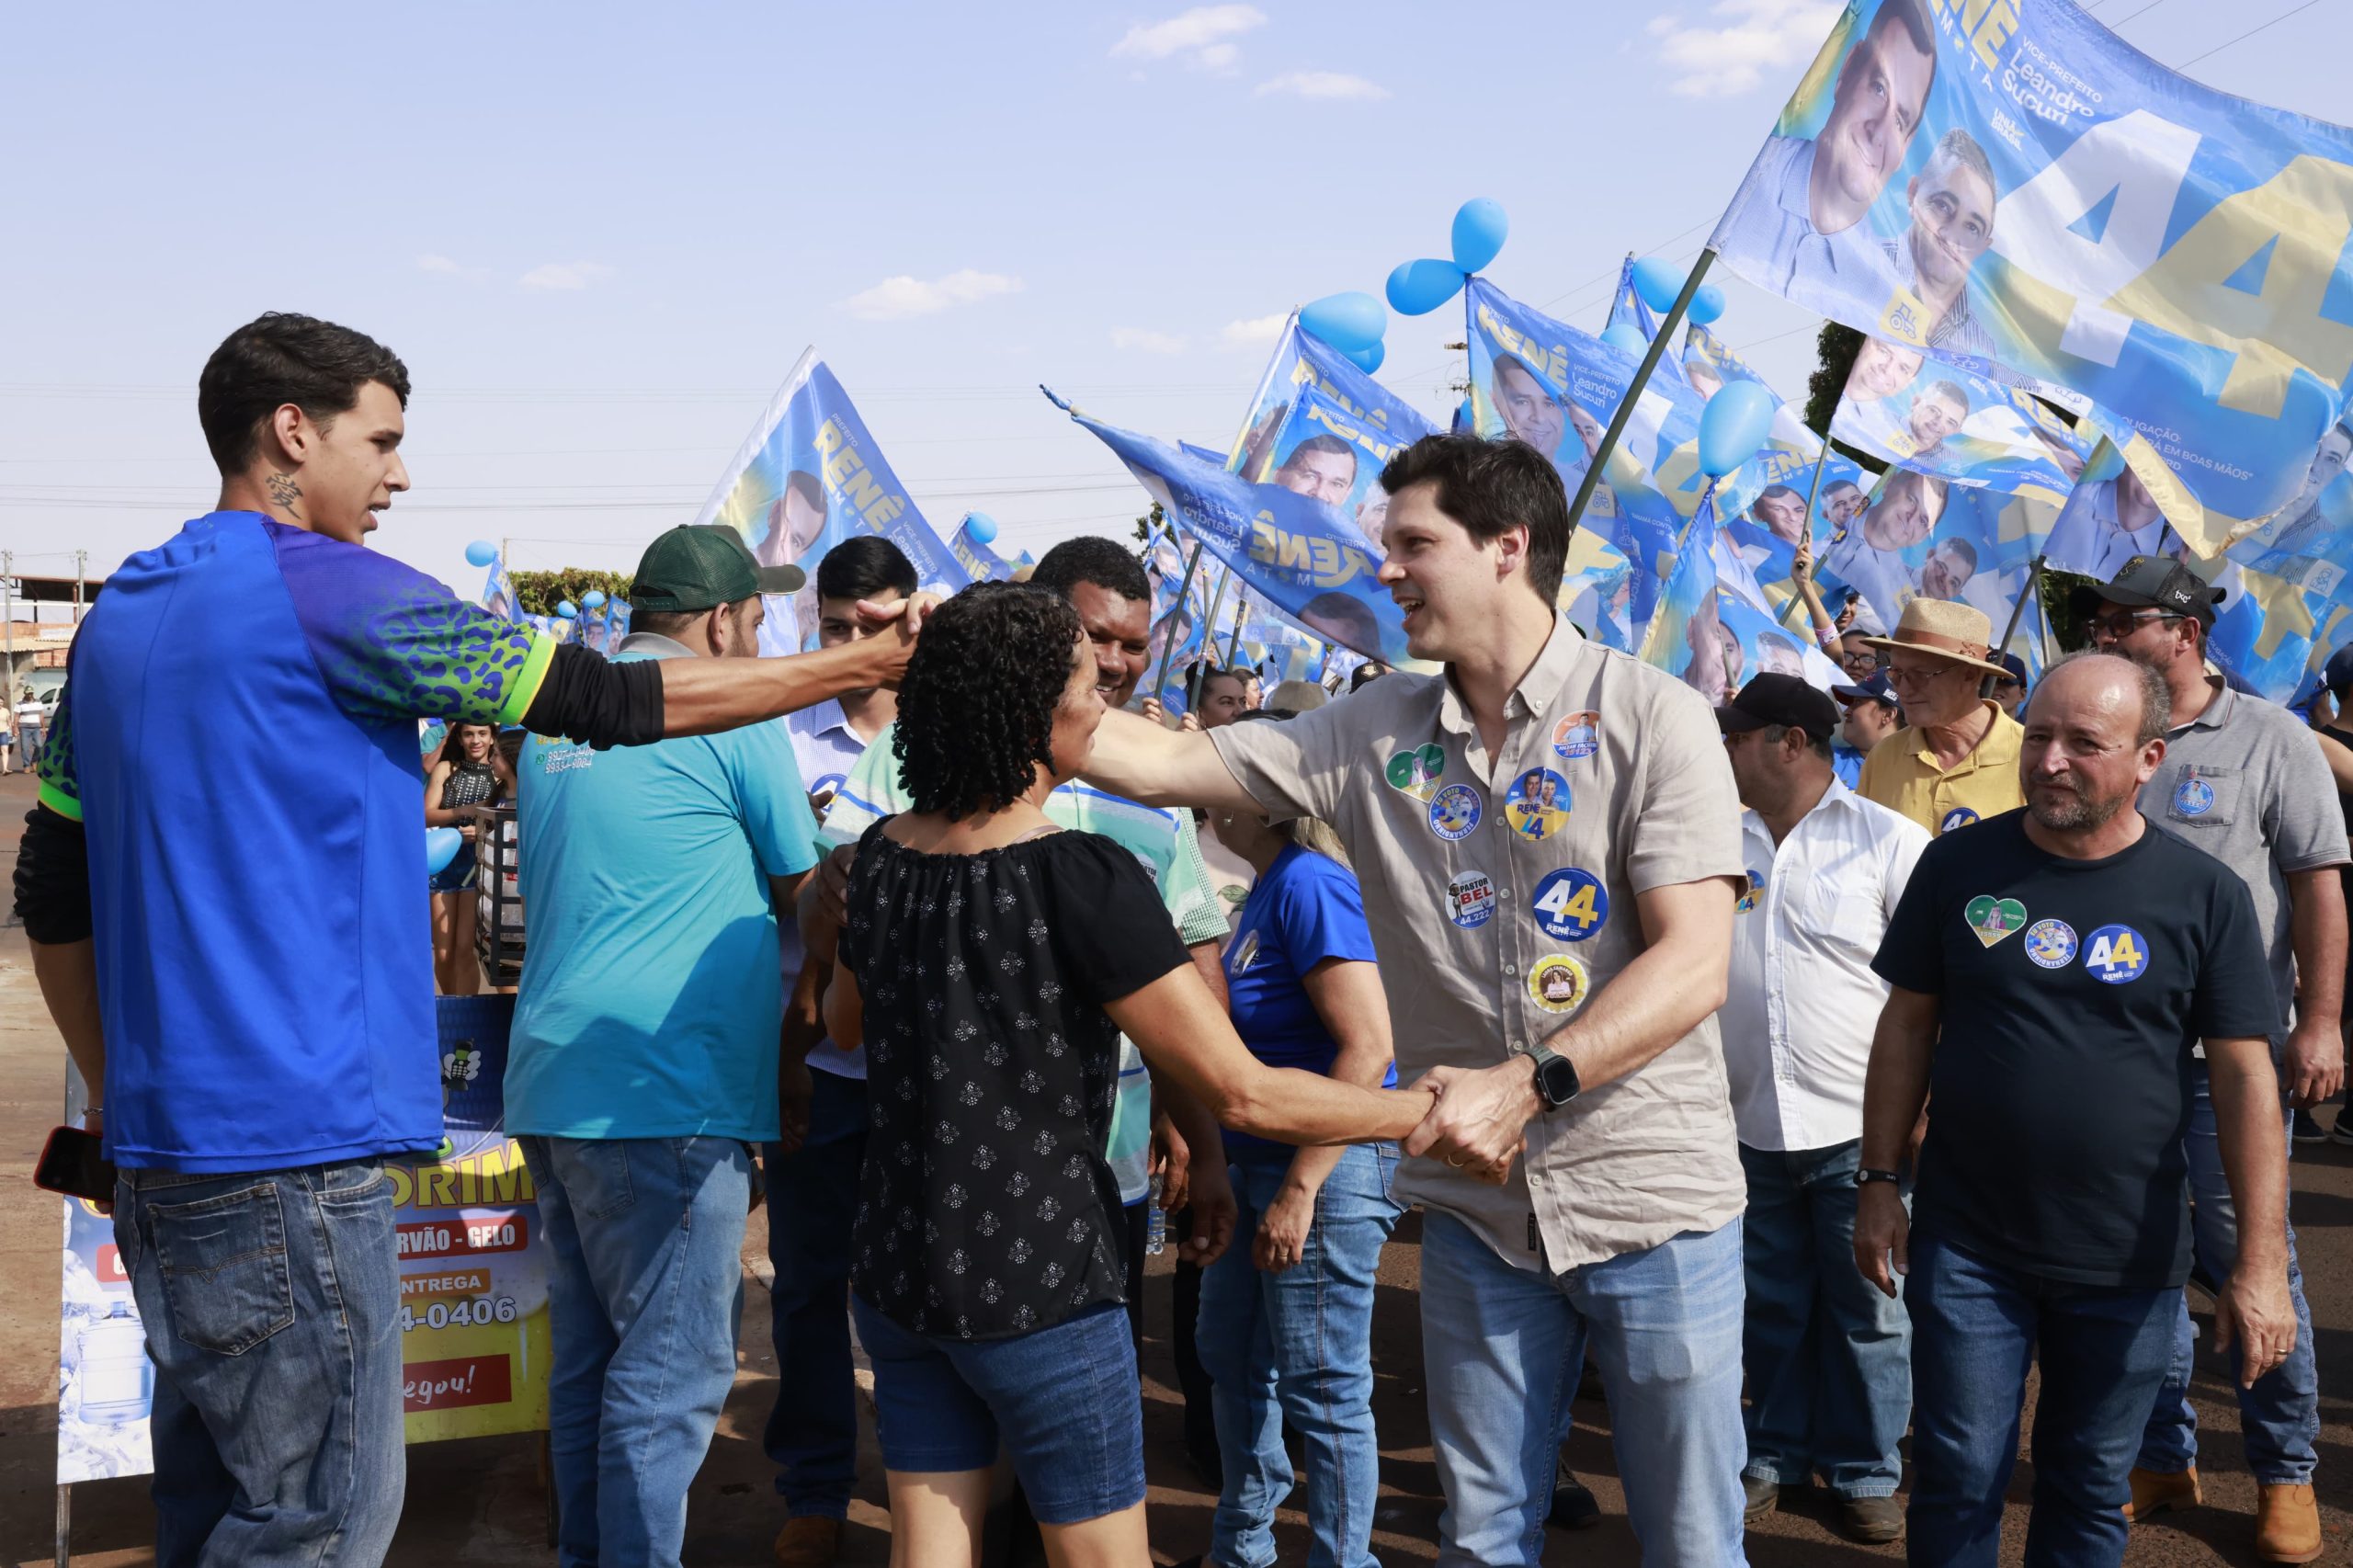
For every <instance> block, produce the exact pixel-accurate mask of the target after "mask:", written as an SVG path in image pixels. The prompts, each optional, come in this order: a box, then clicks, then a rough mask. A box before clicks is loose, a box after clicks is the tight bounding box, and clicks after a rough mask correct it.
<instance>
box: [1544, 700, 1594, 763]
mask: <svg viewBox="0 0 2353 1568" xmlns="http://www.w3.org/2000/svg"><path fill="white" fill-rule="evenodd" d="M1600 749H1601V715H1600V714H1598V713H1592V712H1586V713H1572V714H1570V715H1569V716H1568V717H1567V718H1565V719H1563V720H1562V721H1561V722H1559V723H1557V724H1555V725H1553V726H1552V750H1553V752H1554V753H1555V754H1556V755H1558V756H1564V757H1567V758H1568V759H1569V760H1570V761H1571V762H1581V761H1583V760H1584V759H1585V758H1586V757H1588V756H1592V755H1593V754H1594V753H1595V752H1597V751H1599V750H1600Z"/></svg>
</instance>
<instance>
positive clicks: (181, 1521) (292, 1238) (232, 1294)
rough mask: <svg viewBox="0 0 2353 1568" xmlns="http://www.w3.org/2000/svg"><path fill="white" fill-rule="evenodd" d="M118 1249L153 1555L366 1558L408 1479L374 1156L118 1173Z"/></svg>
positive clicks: (392, 1256)
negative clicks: (148, 1405)
mask: <svg viewBox="0 0 2353 1568" xmlns="http://www.w3.org/2000/svg"><path fill="white" fill-rule="evenodd" d="M114 1239H115V1245H116V1246H117V1247H119V1249H121V1252H122V1263H123V1267H124V1268H125V1269H126V1270H127V1271H128V1272H129V1274H130V1276H131V1294H132V1295H133V1296H134V1297H135V1298H136V1299H137V1301H138V1302H139V1315H140V1317H141V1319H142V1320H143V1322H144V1323H145V1324H146V1328H147V1351H148V1354H149V1355H150V1356H151V1357H153V1358H154V1362H155V1373H156V1376H155V1403H154V1413H153V1419H152V1420H151V1421H150V1423H149V1427H148V1430H149V1433H150V1435H151V1437H153V1444H154V1455H155V1473H154V1482H153V1487H152V1490H153V1494H154V1498H155V1561H156V1562H157V1563H158V1564H161V1565H162V1568H189V1565H193V1564H198V1563H204V1564H222V1565H225V1564H229V1563H235V1564H238V1565H239V1568H273V1565H275V1564H280V1563H283V1564H294V1563H301V1564H304V1565H306V1568H309V1565H315V1564H322V1563H333V1564H335V1565H336V1568H367V1565H369V1564H373V1563H378V1562H382V1561H383V1559H384V1551H385V1549H386V1548H387V1547H389V1546H391V1545H392V1527H393V1526H395V1525H397V1524H398V1523H399V1522H400V1517H401V1497H402V1494H403V1493H404V1491H405V1490H406V1488H407V1483H408V1456H407V1454H406V1452H405V1450H404V1449H403V1448H402V1441H403V1433H402V1429H401V1344H400V1339H401V1335H400V1319H399V1315H398V1314H399V1311H400V1270H399V1267H398V1262H399V1260H398V1256H397V1254H396V1253H395V1251H394V1249H393V1241H392V1183H391V1181H390V1180H388V1179H387V1178H386V1177H385V1175H384V1169H383V1165H382V1162H381V1161H378V1160H359V1161H354V1162H352V1163H350V1164H347V1165H312V1166H307V1167H305V1168H302V1169H300V1170H285V1171H256V1172H253V1173H251V1174H245V1175H237V1176H180V1175H176V1174H175V1173H173V1172H170V1171H145V1170H140V1171H134V1170H126V1171H124V1172H122V1173H121V1174H120V1176H119V1177H118V1178H117V1180H116V1183H115V1209H114Z"/></svg>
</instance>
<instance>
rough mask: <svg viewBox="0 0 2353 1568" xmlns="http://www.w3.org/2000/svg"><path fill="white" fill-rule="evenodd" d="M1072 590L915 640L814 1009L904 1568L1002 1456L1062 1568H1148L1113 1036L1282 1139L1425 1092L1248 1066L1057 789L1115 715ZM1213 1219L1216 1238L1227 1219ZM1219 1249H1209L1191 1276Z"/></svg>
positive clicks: (948, 1528) (1206, 1140)
mask: <svg viewBox="0 0 2353 1568" xmlns="http://www.w3.org/2000/svg"><path fill="white" fill-rule="evenodd" d="M1102 717H1103V699H1102V697H1101V695H1100V694H1099V692H1098V691H1097V671H1096V665H1095V661H1094V658H1093V657H1092V655H1091V653H1090V651H1089V649H1088V646H1087V643H1086V640H1085V638H1084V636H1083V635H1082V633H1081V631H1080V626H1079V621H1078V617H1077V615H1076V614H1075V613H1074V611H1073V610H1072V609H1071V608H1070V606H1069V605H1068V603H1066V602H1065V601H1064V600H1063V599H1062V598H1061V597H1058V596H1056V595H1053V594H1050V593H1047V592H1044V591H1041V590H1039V589H1035V588H1029V587H1025V586H1022V585H1016V584H986V583H984V584H979V585H974V586H972V587H971V588H967V589H966V590H964V592H962V593H961V594H959V595H957V596H956V597H954V598H953V599H950V600H949V601H948V603H946V604H945V605H942V606H941V607H940V608H938V610H937V611H935V612H934V613H933V614H932V616H931V618H930V619H928V620H926V622H925V624H924V633H923V638H922V640H921V642H918V643H917V645H916V651H915V655H914V657H913V659H912V661H911V662H910V664H909V665H908V667H907V674H906V678H905V680H904V684H903V685H902V687H901V688H900V693H899V723H898V730H897V733H896V736H895V739H894V741H893V744H894V746H895V748H896V751H897V756H898V757H899V761H900V764H901V767H902V776H903V779H904V784H905V786H906V789H907V790H908V792H909V795H910V796H911V798H912V800H913V801H914V806H915V809H914V810H912V811H910V812H906V813H904V815H900V816H894V817H888V818H885V819H884V820H882V821H881V822H880V823H877V824H875V825H874V826H873V827H872V828H870V829H869V830H868V831H867V833H866V835H865V837H864V838H863V839H862V840H861V841H860V844H859V846H858V864H857V867H856V869H855V870H854V871H853V872H852V873H851V877H850V886H849V892H848V897H847V920H846V922H845V924H844V926H843V929H842V935H841V940H840V946H839V949H838V955H839V962H838V965H837V967H836V969H835V975H834V981H833V984H832V986H831V988H830V989H829V990H828V992H827V994H826V998H825V1013H826V1022H827V1024H828V1026H829V1028H830V1031H831V1033H832V1036H833V1038H834V1039H835V1040H863V1041H864V1042H865V1044H866V1048H867V1067H868V1084H869V1095H870V1103H871V1105H872V1126H871V1129H870V1136H869V1138H868V1142H867V1150H866V1164H865V1169H864V1172H863V1176H862V1180H861V1184H860V1190H859V1195H858V1196H859V1201H858V1218H857V1221H856V1225H855V1229H854V1234H853V1241H852V1254H853V1257H852V1264H851V1276H850V1281H851V1288H852V1290H853V1292H854V1303H853V1309H854V1311H855V1312H856V1314H857V1318H858V1335H859V1338H860V1341H861V1342H862V1343H863V1344H864V1346H865V1347H866V1349H867V1352H868V1354H869V1355H870V1357H871V1358H872V1359H873V1362H874V1369H875V1407H876V1410H877V1412H878V1415H879V1421H878V1426H879V1433H880V1437H881V1447H882V1458H883V1463H884V1465H885V1467H886V1468H887V1469H888V1470H889V1471H890V1484H891V1510H892V1562H893V1563H896V1564H907V1563H922V1564H924V1565H925V1568H933V1565H935V1564H949V1565H951V1568H960V1565H962V1564H967V1563H970V1562H972V1560H973V1557H974V1556H975V1554H976V1550H977V1542H978V1539H979V1530H980V1525H981V1519H982V1517H983V1513H984V1511H985V1509H986V1507H987V1503H988V1483H989V1471H990V1468H991V1466H992V1465H993V1464H994V1463H995V1458H996V1455H997V1452H998V1449H999V1448H1000V1447H1002V1448H1003V1449H1005V1450H1006V1451H1007V1452H1009V1453H1010V1454H1011V1455H1012V1457H1013V1461H1014V1466H1015V1469H1016V1471H1017V1472H1018V1473H1019V1475H1020V1478H1021V1483H1022V1487H1023V1490H1024V1491H1025V1492H1027V1494H1029V1502H1030V1506H1031V1510H1032V1512H1033V1513H1034V1514H1035V1515H1036V1517H1037V1518H1038V1521H1039V1523H1040V1526H1041V1527H1043V1531H1044V1535H1045V1539H1046V1550H1047V1554H1048V1557H1049V1559H1050V1560H1051V1562H1054V1563H1055V1564H1056V1568H1065V1565H1073V1568H1074V1565H1077V1564H1094V1563H1106V1564H1108V1563H1120V1564H1142V1563H1143V1562H1146V1561H1147V1560H1148V1558H1149V1549H1148V1547H1147V1544H1146V1540H1145V1534H1144V1522H1143V1494H1144V1478H1143V1428H1142V1405H1141V1402H1140V1398H1139V1393H1138V1385H1137V1380H1136V1367H1135V1352H1134V1349H1133V1346H1131V1343H1130V1340H1129V1337H1128V1326H1127V1321H1126V1315H1125V1313H1124V1312H1123V1311H1122V1305H1123V1297H1124V1285H1125V1269H1124V1267H1123V1266H1122V1262H1121V1258H1120V1245H1119V1241H1118V1238H1119V1235H1120V1199H1119V1189H1118V1186H1117V1183H1116V1182H1115V1181H1114V1180H1113V1178H1112V1176H1111V1173H1110V1169H1109V1167H1108V1165H1106V1164H1105V1162H1104V1159H1103V1156H1102V1153H1101V1151H1102V1149H1103V1147H1104V1143H1105V1136H1106V1133H1107V1132H1108V1128H1109V1121H1110V1116H1111V1108H1112V1101H1113V1096H1114V1092H1115V1087H1116V1081H1117V1077H1118V1072H1119V1047H1118V1040H1119V1035H1120V1031H1121V1030H1125V1031H1126V1033H1127V1034H1128V1035H1129V1037H1130V1038H1131V1039H1132V1040H1134V1041H1135V1042H1136V1044H1137V1045H1138V1047H1140V1048H1141V1049H1142V1051H1143V1053H1144V1055H1145V1056H1146V1058H1148V1059H1149V1060H1150V1061H1151V1062H1153V1063H1154V1065H1155V1066H1157V1067H1158V1068H1160V1069H1161V1070H1163V1071H1164V1072H1165V1073H1166V1074H1168V1075H1169V1076H1170V1077H1171V1078H1172V1079H1173V1080H1174V1081H1175V1082H1176V1083H1177V1084H1178V1085H1182V1087H1183V1088H1184V1089H1185V1090H1186V1092H1187V1096H1186V1097H1188V1099H1189V1100H1190V1101H1192V1102H1193V1103H1194V1104H1195V1105H1197V1106H1199V1107H1200V1108H1205V1109H1202V1110H1198V1111H1195V1110H1191V1109H1189V1108H1188V1112H1187V1119H1189V1120H1190V1121H1191V1122H1192V1123H1193V1125H1190V1126H1188V1127H1185V1128H1184V1131H1185V1132H1186V1134H1187V1137H1188V1142H1191V1143H1192V1144H1193V1146H1194V1147H1196V1148H1201V1149H1207V1148H1211V1147H1212V1146H1214V1143H1215V1142H1216V1140H1217V1139H1218V1137H1219V1131H1218V1127H1217V1125H1215V1124H1216V1123H1222V1124H1223V1125H1224V1126H1227V1127H1231V1128H1235V1129H1239V1130H1242V1131H1249V1132H1253V1133H1256V1134H1258V1135H1260V1136H1262V1137H1267V1138H1275V1139H1279V1140H1282V1141H1284V1142H1294V1143H1347V1142H1365V1141H1371V1140H1376V1139H1396V1138H1402V1137H1404V1135H1405V1134H1406V1133H1408V1132H1409V1131H1412V1130H1413V1128H1414V1127H1415V1125H1416V1124H1418V1123H1419V1121H1420V1120H1421V1119H1422V1118H1423V1116H1424V1115H1426V1114H1427V1112H1428V1110H1429V1109H1430V1108H1431V1105H1432V1103H1433V1099H1432V1096H1430V1095H1429V1094H1428V1093H1427V1092H1426V1091H1414V1090H1408V1091H1404V1092H1391V1093H1383V1092H1379V1091H1375V1090H1371V1089H1366V1088H1361V1087H1358V1086H1357V1085H1349V1084H1344V1083H1340V1082H1337V1081H1336V1080H1333V1079H1330V1078H1327V1077H1324V1076H1323V1075H1321V1074H1313V1073H1304V1072H1296V1071H1280V1070H1277V1069H1272V1068H1268V1067H1266V1066H1264V1065H1263V1064H1261V1063H1260V1062H1258V1061H1257V1060H1256V1058H1255V1057H1253V1056H1252V1055H1251V1054H1250V1052H1249V1051H1247V1050H1245V1048H1244V1047H1243V1045H1242V1042H1241V1041H1240V1040H1238V1039H1236V1038H1235V1036H1234V1033H1233V1026H1232V1025H1231V1024H1230V1023H1229V1022H1228V1021H1227V1019H1226V1017H1225V1014H1224V1012H1223V1011H1222V1009H1221V1008H1220V1006H1218V1004H1217V1002H1216V1001H1215V1000H1214V999H1213V998H1212V997H1211V994H1210V992H1209V989H1208V988H1207V986H1205V985H1204V984H1203V983H1202V982H1201V980H1200V978H1199V975H1198V974H1197V973H1196V972H1195V971H1194V970H1193V968H1192V965H1191V962H1190V960H1189V959H1188V955H1187V953H1186V950H1185V949H1184V947H1183V945H1182V944H1181V943H1180V942H1179V940H1178V939H1177V937H1176V934H1175V932H1174V931H1173V930H1172V929H1171V928H1170V926H1169V922H1168V917H1167V915H1166V913H1165V911H1164V909H1163V907H1162V905H1161V903H1160V900H1159V897H1158V895H1157V894H1156V893H1155V892H1154V889H1153V886H1152V883H1151V881H1150V880H1149V879H1148V878H1147V877H1146V876H1145V875H1144V873H1143V871H1142V869H1141V868H1140V867H1139V865H1138V864H1137V862H1136V860H1135V858H1133V857H1132V856H1131V855H1130V854H1129V853H1128V852H1127V851H1126V850H1124V849H1122V848H1120V846H1117V845H1115V844H1113V843H1112V842H1111V841H1110V840H1108V839H1106V838H1102V837H1098V836H1097V835H1093V834H1087V833H1076V832H1063V831H1062V830H1061V829H1059V828H1057V827H1056V826H1055V825H1054V824H1052V823H1051V821H1049V820H1048V818H1047V816H1046V814H1045V812H1044V810H1043V803H1044V801H1045V799H1046V797H1047V796H1048V795H1049V794H1050V793H1051V791H1052V790H1054V789H1055V788H1056V787H1057V786H1058V785H1060V784H1062V783H1063V782H1064V781H1066V780H1068V779H1069V778H1072V777H1073V776H1074V775H1075V774H1076V773H1077V772H1078V770H1079V769H1080V767H1083V766H1084V765H1085V763H1086V758H1087V755H1088V753H1089V752H1090V750H1091V749H1092V748H1093V744H1094V736H1095V730H1096V727H1097V724H1099V723H1100V722H1101V721H1102ZM1224 1228H1225V1229H1226V1230H1227V1231H1228V1232H1230V1230H1231V1224H1230V1221H1229V1223H1228V1224H1227V1225H1226V1226H1225V1227H1224ZM1227 1239H1228V1238H1227V1236H1226V1235H1223V1234H1220V1235H1213V1236H1211V1237H1208V1238H1206V1239H1205V1240H1204V1242H1203V1244H1202V1245H1201V1246H1200V1248H1199V1251H1200V1253H1201V1255H1202V1259H1203V1261H1207V1260H1208V1258H1210V1257H1212V1256H1215V1254H1216V1253H1217V1252H1218V1251H1220V1250H1222V1247H1223V1245H1224V1244H1225V1241H1226V1240H1227Z"/></svg>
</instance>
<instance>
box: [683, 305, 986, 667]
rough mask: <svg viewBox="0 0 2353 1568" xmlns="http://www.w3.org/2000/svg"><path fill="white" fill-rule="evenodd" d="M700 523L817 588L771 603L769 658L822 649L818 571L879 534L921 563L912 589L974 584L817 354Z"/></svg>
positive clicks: (765, 635)
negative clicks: (834, 555)
mask: <svg viewBox="0 0 2353 1568" xmlns="http://www.w3.org/2000/svg"><path fill="white" fill-rule="evenodd" d="M695 521H696V522H697V523H723V524H725V525H726V526H728V527H730V528H734V529H735V530H736V531H737V532H739V533H741V534H742V535H743V536H744V542H745V544H747V545H749V546H751V550H752V554H753V555H754V556H755V557H756V558H757V559H758V561H759V562H760V564H761V565H763V566H786V565H794V566H799V567H801V568H802V569H803V570H804V571H806V572H807V573H808V574H809V578H810V584H811V586H810V587H808V588H804V589H802V590H801V592H800V593H798V594H791V595H774V596H771V597H770V598H769V600H768V605H767V619H766V620H764V621H763V622H762V623H761V625H760V651H761V652H762V653H798V652H799V651H801V649H803V648H807V647H812V646H814V644H815V640H816V635H817V595H816V593H815V592H814V585H815V581H816V576H817V568H818V566H819V565H820V564H821V563H822V562H824V557H825V552H826V551H829V550H831V549H832V548H833V547H834V546H835V544H838V543H839V542H840V541H841V540H845V539H848V538H850V537H851V536H853V535H855V534H862V533H871V534H880V535H881V536H882V537H883V538H884V539H887V540H890V541H891V542H892V544H895V545H897V546H898V547H899V549H900V550H901V551H904V553H905V555H906V557H907V559H908V560H909V561H910V562H914V564H915V580H916V581H917V583H919V584H920V585H922V586H924V587H926V588H929V589H932V590H933V591H935V592H938V593H954V592H955V591H956V590H957V589H959V588H961V587H963V586H964V585H966V584H968V583H970V582H972V574H971V573H970V572H967V571H966V570H965V569H964V566H963V563H962V562H960V561H959V560H958V559H957V558H956V556H955V554H954V553H953V552H952V551H949V548H948V545H947V543H946V541H945V540H942V539H941V538H940V537H939V535H938V533H936V532H934V531H933V529H932V527H931V525H930V524H929V523H927V522H926V521H924V516H923V513H922V511H921V509H919V508H918V507H917V506H915V502H914V501H913V500H912V499H911V498H910V497H909V496H908V494H907V492H906V487H905V486H904V485H903V484H901V483H899V476H898V475H897V474H895V473H893V472H892V471H891V464H890V460H888V459H886V458H884V457H883V455H882V451H881V448H880V447H878V446H877V445H876V444H875V441H874V437H873V436H872V435H871V434H870V433H869V432H868V430H867V428H866V422H865V421H864V420H863V419H860V418H859V417H858V409H857V408H856V406H855V405H853V404H852V403H851V402H850V400H849V394H848V393H847V392H844V391H843V390H842V385H841V383H840V382H839V381H835V379H834V373H833V371H831V370H829V369H826V368H825V365H824V361H823V360H821V359H819V358H817V351H816V350H815V349H813V348H812V349H807V350H804V351H803V352H802V354H801V358H800V360H799V362H798V363H796V364H795V365H794V366H793V367H792V373H791V374H790V375H789V376H787V377H786V378H785V381H784V385H783V386H782V387H780V388H779V389H778V391H777V394H776V396H775V397H774V398H772V399H770V400H769V403H768V406H767V410H766V411H765V412H763V413H762V414H761V415H760V418H759V422H758V423H757V424H756V425H755V426H753V427H752V433H751V435H750V436H749V437H746V438H745V442H744V444H743V446H742V447H740V448H738V449H736V453H735V456H734V457H733V459H731V460H729V462H728V465H727V469H726V472H725V473H724V475H723V476H722V478H721V479H720V482H719V483H718V485H717V487H716V488H714V489H713V490H712V491H711V493H710V499H709V500H707V501H705V502H704V503H703V506H702V510H701V511H700V512H699V513H698V514H696V517H695Z"/></svg>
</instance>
